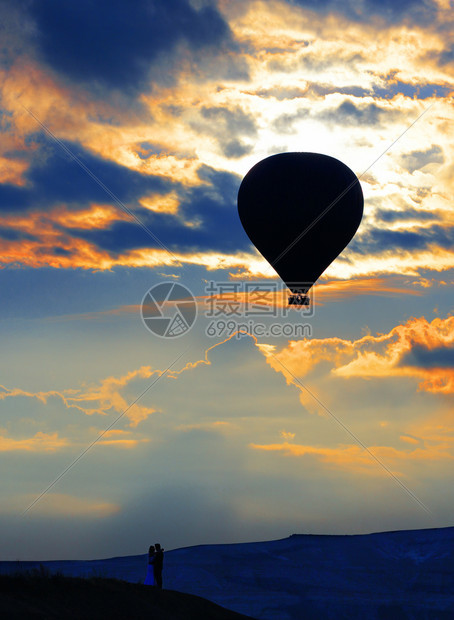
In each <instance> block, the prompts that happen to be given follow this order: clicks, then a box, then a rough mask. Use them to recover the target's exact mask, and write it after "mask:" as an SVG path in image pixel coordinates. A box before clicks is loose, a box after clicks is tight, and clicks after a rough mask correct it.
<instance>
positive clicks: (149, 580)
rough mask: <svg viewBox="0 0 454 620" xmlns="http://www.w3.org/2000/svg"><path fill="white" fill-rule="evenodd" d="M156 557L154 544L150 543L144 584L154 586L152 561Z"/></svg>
mask: <svg viewBox="0 0 454 620" xmlns="http://www.w3.org/2000/svg"><path fill="white" fill-rule="evenodd" d="M155 558H156V551H155V548H154V545H151V546H150V548H149V549H148V567H147V576H146V577H145V581H144V582H143V583H144V585H146V586H155V585H156V580H155V576H154V562H155Z"/></svg>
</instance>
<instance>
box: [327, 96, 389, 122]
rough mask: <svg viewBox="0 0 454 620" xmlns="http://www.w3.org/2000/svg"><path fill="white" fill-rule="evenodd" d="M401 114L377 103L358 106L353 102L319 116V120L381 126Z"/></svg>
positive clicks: (345, 103) (345, 102)
mask: <svg viewBox="0 0 454 620" xmlns="http://www.w3.org/2000/svg"><path fill="white" fill-rule="evenodd" d="M400 114H401V113H400V112H398V111H394V110H388V109H385V108H382V107H380V106H378V105H377V104H376V103H368V104H366V105H359V106H357V105H355V104H354V103H353V102H352V101H343V102H342V103H341V104H340V105H339V106H338V107H337V108H334V109H332V110H326V111H324V112H322V113H319V114H317V118H319V119H321V120H326V121H331V122H336V123H340V124H341V125H355V126H356V125H379V124H381V123H382V121H383V120H385V119H387V120H391V119H393V118H395V117H396V116H399V115H400Z"/></svg>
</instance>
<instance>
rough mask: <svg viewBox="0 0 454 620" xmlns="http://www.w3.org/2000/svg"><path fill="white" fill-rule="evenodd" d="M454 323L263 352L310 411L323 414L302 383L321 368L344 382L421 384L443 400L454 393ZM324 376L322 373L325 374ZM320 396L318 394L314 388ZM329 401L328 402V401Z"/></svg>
mask: <svg viewBox="0 0 454 620" xmlns="http://www.w3.org/2000/svg"><path fill="white" fill-rule="evenodd" d="M453 348H454V317H448V318H446V319H441V318H436V319H434V320H433V321H432V322H430V323H429V322H428V321H427V319H425V318H424V317H421V318H419V319H416V318H414V319H410V320H409V321H408V322H407V323H405V324H403V325H398V326H397V327H394V328H393V329H392V330H391V331H390V332H388V333H387V334H379V335H376V336H373V335H370V334H368V335H366V336H363V337H361V338H359V339H358V340H347V339H342V338H338V337H332V338H323V339H312V340H309V339H303V340H299V341H290V342H289V344H288V345H287V346H286V347H284V348H282V349H281V350H280V351H277V352H276V351H275V350H274V349H266V348H262V352H263V353H264V355H265V357H266V360H267V362H268V364H269V365H270V366H271V367H272V368H274V370H276V372H279V373H282V374H283V375H284V376H285V378H286V380H287V383H289V384H293V385H295V386H296V387H298V388H299V389H300V391H301V401H302V402H303V404H304V405H305V406H308V407H309V408H310V410H314V407H315V410H316V411H318V412H321V413H323V407H321V408H319V407H318V406H317V405H316V401H314V399H313V397H312V396H311V395H310V394H309V393H307V391H306V390H305V389H304V388H303V386H302V385H301V384H300V383H299V382H298V378H300V377H304V376H306V375H309V374H310V373H313V372H314V370H315V369H316V367H317V366H319V365H320V366H321V369H323V374H325V375H326V374H331V375H332V376H334V377H337V378H342V379H352V378H361V379H371V378H375V379H378V378H381V379H382V380H384V379H389V378H392V377H408V378H413V379H415V380H416V381H417V382H419V383H418V389H419V390H421V391H426V392H433V393H439V394H452V393H454V357H453V354H452V351H453ZM319 372H320V371H319ZM313 391H314V394H315V395H316V396H321V395H320V394H318V392H317V389H316V388H314V390H313ZM322 401H323V398H322Z"/></svg>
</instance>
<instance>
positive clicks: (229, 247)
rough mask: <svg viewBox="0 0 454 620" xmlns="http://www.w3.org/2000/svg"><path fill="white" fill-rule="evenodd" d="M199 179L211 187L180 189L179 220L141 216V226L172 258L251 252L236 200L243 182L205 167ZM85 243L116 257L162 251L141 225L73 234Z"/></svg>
mask: <svg viewBox="0 0 454 620" xmlns="http://www.w3.org/2000/svg"><path fill="white" fill-rule="evenodd" d="M199 177H200V179H201V180H202V181H204V182H205V183H206V184H207V185H200V186H199V187H195V188H191V189H183V188H180V191H179V196H180V200H181V207H180V211H179V214H178V216H177V217H176V216H173V215H169V214H166V213H154V212H150V211H149V210H146V209H142V210H136V211H135V212H136V213H137V215H138V217H139V219H140V221H141V222H142V223H143V224H144V225H145V226H146V227H147V228H148V229H149V230H150V231H152V233H153V235H155V236H156V237H157V238H158V239H159V240H160V241H161V243H162V244H163V245H164V246H165V247H166V248H168V249H169V250H170V251H171V252H178V251H184V252H191V251H200V250H202V251H209V250H212V251H216V252H235V251H238V250H248V249H250V247H251V243H250V241H249V239H248V238H247V236H246V234H245V233H244V230H243V228H242V226H241V224H240V221H239V218H238V214H237V208H236V197H237V192H238V187H239V184H240V180H241V179H240V178H239V177H238V176H236V175H234V174H231V173H228V172H219V171H216V170H213V169H212V168H209V167H208V166H201V168H200V169H199ZM70 232H71V234H72V235H74V236H77V237H80V238H83V239H85V240H87V241H90V242H91V243H95V244H96V245H97V246H98V247H100V248H101V249H103V250H106V251H108V252H110V253H112V254H113V255H116V254H118V253H121V252H124V251H125V250H131V249H134V248H144V247H145V248H159V247H161V246H160V244H159V243H157V242H156V241H155V240H154V239H153V238H152V237H151V236H150V235H149V234H148V233H147V232H146V231H145V230H144V229H143V228H141V227H140V226H139V225H138V224H135V223H132V222H131V223H129V222H117V223H115V224H113V225H112V227H111V228H109V229H108V230H107V229H106V230H80V229H71V230H70Z"/></svg>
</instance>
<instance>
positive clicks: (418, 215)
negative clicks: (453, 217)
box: [377, 208, 437, 222]
mask: <svg viewBox="0 0 454 620" xmlns="http://www.w3.org/2000/svg"><path fill="white" fill-rule="evenodd" d="M377 218H378V219H381V220H383V221H384V222H405V221H407V220H417V221H421V220H436V219H437V215H436V214H435V213H432V212H431V211H419V210H418V209H408V208H407V209H405V211H393V210H392V209H379V210H378V211H377Z"/></svg>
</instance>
